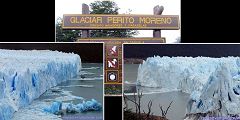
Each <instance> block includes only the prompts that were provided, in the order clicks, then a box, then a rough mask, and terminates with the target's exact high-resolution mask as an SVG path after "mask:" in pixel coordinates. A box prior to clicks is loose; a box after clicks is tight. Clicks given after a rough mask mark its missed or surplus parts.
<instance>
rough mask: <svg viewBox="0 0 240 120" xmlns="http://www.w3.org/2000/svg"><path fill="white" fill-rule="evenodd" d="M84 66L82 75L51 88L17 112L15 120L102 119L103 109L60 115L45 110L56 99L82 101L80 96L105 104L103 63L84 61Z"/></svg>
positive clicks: (75, 102)
mask: <svg viewBox="0 0 240 120" xmlns="http://www.w3.org/2000/svg"><path fill="white" fill-rule="evenodd" d="M82 67H83V69H82V70H81V74H82V75H80V74H79V75H78V76H76V77H75V78H71V79H70V80H68V81H66V82H62V83H60V84H59V85H57V86H56V87H53V88H51V89H49V90H48V91H46V92H45V93H44V94H43V95H41V96H40V97H39V98H38V99H36V100H34V101H33V102H32V103H31V104H30V105H29V106H27V107H24V108H22V109H20V110H19V111H17V112H15V113H14V116H13V120H61V119H63V120H102V119H103V111H89V112H85V113H75V114H69V113H64V115H58V116H56V115H53V114H50V113H46V112H43V108H44V107H47V106H50V105H51V103H52V102H53V101H56V100H57V101H63V103H73V104H78V103H81V102H82V99H79V98H78V97H82V98H83V99H84V100H85V101H87V100H91V99H95V100H97V101H98V102H99V103H101V104H102V105H103V64H100V63H83V64H82ZM63 107H64V104H63Z"/></svg>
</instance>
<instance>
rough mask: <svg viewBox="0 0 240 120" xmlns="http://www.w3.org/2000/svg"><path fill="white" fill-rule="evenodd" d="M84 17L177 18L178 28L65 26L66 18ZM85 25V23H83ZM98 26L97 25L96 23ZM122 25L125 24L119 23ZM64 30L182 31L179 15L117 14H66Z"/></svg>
mask: <svg viewBox="0 0 240 120" xmlns="http://www.w3.org/2000/svg"><path fill="white" fill-rule="evenodd" d="M84 16H91V17H121V16H123V17H125V16H126V17H140V16H145V17H172V18H176V19H177V21H175V22H177V26H168V27H166V26H163V27H160V26H156V27H138V26H135V27H124V26H121V27H102V26H101V27H91V26H85V27H84V26H66V25H65V21H66V20H65V18H66V17H84ZM83 24H84V23H83ZM87 24H88V23H87ZM95 24H97V23H95ZM118 24H122V25H124V24H123V23H118ZM62 28H63V29H75V30H76V29H79V30H107V29H129V30H158V29H159V30H179V29H180V20H179V15H144V14H117V15H112V14H64V15H63V23H62Z"/></svg>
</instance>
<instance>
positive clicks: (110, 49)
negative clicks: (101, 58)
mask: <svg viewBox="0 0 240 120" xmlns="http://www.w3.org/2000/svg"><path fill="white" fill-rule="evenodd" d="M107 55H108V56H118V46H116V45H114V46H107Z"/></svg>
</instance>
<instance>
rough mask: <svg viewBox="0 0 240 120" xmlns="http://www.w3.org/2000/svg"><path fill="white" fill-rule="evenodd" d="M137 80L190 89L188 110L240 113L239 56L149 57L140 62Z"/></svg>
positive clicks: (170, 88) (173, 89) (160, 85)
mask: <svg viewBox="0 0 240 120" xmlns="http://www.w3.org/2000/svg"><path fill="white" fill-rule="evenodd" d="M137 84H138V85H141V86H146V87H158V88H161V89H163V90H167V91H175V90H178V91H183V92H186V93H189V94H190V99H189V102H188V106H187V114H194V113H206V114H207V113H209V112H213V111H214V113H211V114H214V115H219V116H221V115H236V114H240V96H239V95H240V58H239V57H222V58H210V57H195V58H193V57H159V56H154V57H149V58H148V59H147V60H146V61H144V62H143V63H142V64H140V65H139V68H138V76H137ZM216 111H218V112H216Z"/></svg>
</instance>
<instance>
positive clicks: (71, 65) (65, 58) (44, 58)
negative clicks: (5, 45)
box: [0, 49, 81, 120]
mask: <svg viewBox="0 0 240 120" xmlns="http://www.w3.org/2000/svg"><path fill="white" fill-rule="evenodd" d="M80 70H81V58H80V56H79V55H77V54H74V53H64V52H59V51H51V50H7V49H0V120H9V119H11V117H12V116H13V113H14V112H16V111H18V109H19V108H21V107H24V106H27V105H29V104H30V103H31V102H32V101H33V100H34V99H36V98H38V97H39V96H40V95H41V94H43V93H44V92H45V91H46V90H48V89H49V88H51V87H53V86H56V85H57V84H59V83H61V82H63V81H66V80H68V79H69V78H72V77H74V76H76V75H77V74H78V72H79V71H80Z"/></svg>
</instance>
